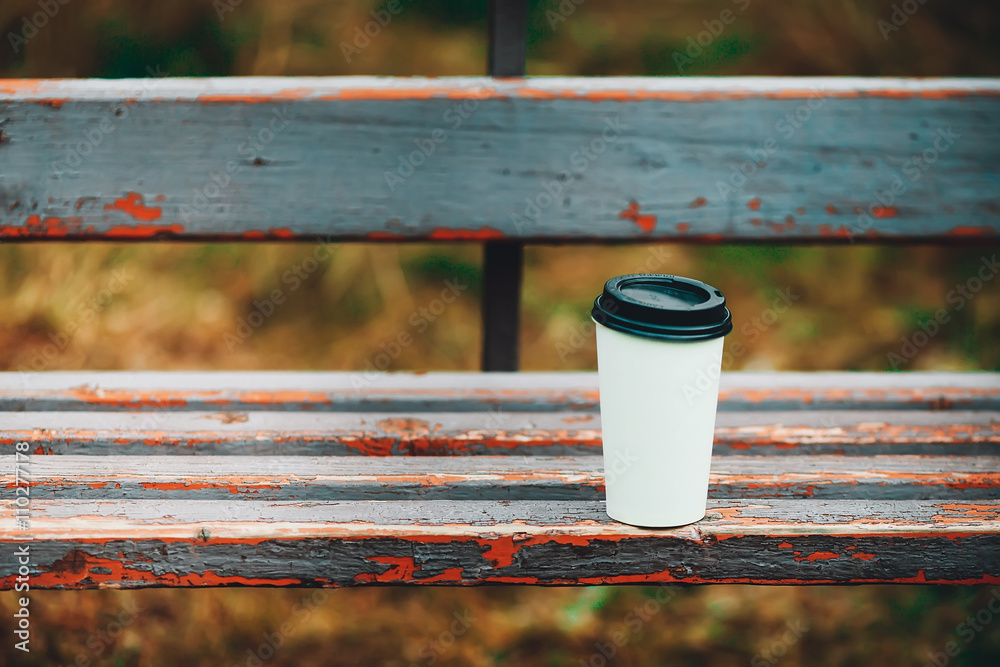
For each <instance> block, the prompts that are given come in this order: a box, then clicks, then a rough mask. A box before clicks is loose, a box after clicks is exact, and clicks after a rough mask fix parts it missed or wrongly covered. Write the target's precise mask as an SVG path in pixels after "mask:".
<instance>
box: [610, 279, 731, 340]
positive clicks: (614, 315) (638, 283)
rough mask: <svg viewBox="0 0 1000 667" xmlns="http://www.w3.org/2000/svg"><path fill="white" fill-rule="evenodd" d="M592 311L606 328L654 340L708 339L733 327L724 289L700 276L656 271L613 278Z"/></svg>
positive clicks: (716, 336) (717, 336) (722, 334)
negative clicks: (692, 277) (692, 276)
mask: <svg viewBox="0 0 1000 667" xmlns="http://www.w3.org/2000/svg"><path fill="white" fill-rule="evenodd" d="M590 314H591V317H593V318H594V320H596V321H597V322H598V323H600V324H603V325H604V326H606V327H608V328H609V329H614V330H615V331H621V332H622V333H627V334H631V335H633V336H639V337H640V338H651V339H654V340H673V341H684V342H694V341H699V340H710V339H712V338H719V337H720V336H725V335H726V334H728V333H729V332H730V331H732V330H733V318H732V314H731V313H730V312H729V309H728V308H726V297H724V296H722V292H720V291H719V290H717V289H715V288H714V287H712V286H711V285H706V284H705V283H703V282H701V281H698V280H692V279H691V278H682V277H680V276H664V275H661V274H658V273H634V274H631V275H627V276H618V277H617V278H612V279H611V280H609V281H608V282H607V283H605V285H604V293H603V294H602V295H601V296H599V297H597V299H596V300H595V301H594V309H593V310H592V311H591V313H590Z"/></svg>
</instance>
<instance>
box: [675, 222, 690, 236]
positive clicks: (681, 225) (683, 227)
mask: <svg viewBox="0 0 1000 667" xmlns="http://www.w3.org/2000/svg"><path fill="white" fill-rule="evenodd" d="M690 229H691V226H690V225H689V224H688V223H686V222H678V223H677V231H678V232H680V233H681V234H687V232H688V230H690Z"/></svg>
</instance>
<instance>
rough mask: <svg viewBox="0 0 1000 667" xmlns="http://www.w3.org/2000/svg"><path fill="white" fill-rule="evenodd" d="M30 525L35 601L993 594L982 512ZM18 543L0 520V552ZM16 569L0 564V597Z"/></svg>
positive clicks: (712, 507)
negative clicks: (358, 595) (841, 589)
mask: <svg viewBox="0 0 1000 667" xmlns="http://www.w3.org/2000/svg"><path fill="white" fill-rule="evenodd" d="M32 514H33V516H32V521H31V526H30V534H31V542H30V544H31V555H32V559H31V560H32V565H31V582H32V587H33V588H96V587H103V588H108V587H110V588H135V587H144V586H248V585H251V586H257V585H275V586H350V585H359V584H371V583H376V584H377V583H394V584H428V583H440V584H453V585H454V584H483V583H522V584H525V583H530V584H558V585H564V584H585V585H586V584H598V583H618V584H621V583H646V584H650V583H769V584H790V583H795V584H808V583H859V582H880V583H887V582H895V583H980V584H981V583H994V584H995V583H1000V501H996V500H989V501H964V502H960V503H958V502H955V501H918V500H910V501H881V502H875V501H864V500H841V501H821V500H768V501H761V500H745V501H738V500H714V501H710V502H709V515H708V516H707V517H706V518H705V519H704V520H703V521H701V522H699V523H698V524H696V525H692V526H686V527H683V528H677V529H669V530H662V529H661V530H650V529H642V528H634V527H631V526H625V525H622V524H619V523H617V522H614V521H612V520H610V519H609V518H608V517H607V516H606V515H605V514H604V507H603V503H601V502H599V501H513V502H489V501H475V500H470V501H465V502H461V503H455V502H451V501H446V500H430V501H403V502H392V501H389V502H370V501H368V502H366V501H358V502H292V503H289V502H285V503H267V502H241V501H238V500H234V501H220V500H205V501H202V500H185V501H178V502H171V503H169V505H165V504H164V503H163V502H162V501H155V500H138V501H120V502H116V503H107V502H103V503H102V502H92V501H47V500H39V501H36V502H34V503H32ZM23 535H24V533H23V532H20V531H17V530H16V529H15V528H14V519H13V511H12V510H11V509H9V508H7V507H4V508H2V509H0V542H3V543H5V547H6V548H13V547H14V546H16V545H17V544H18V543H17V542H15V541H14V540H15V538H16V537H23ZM17 567H18V564H17V562H16V559H5V560H3V561H0V587H2V588H11V587H12V585H13V583H14V578H15V577H16V576H17Z"/></svg>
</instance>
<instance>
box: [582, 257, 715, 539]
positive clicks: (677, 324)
mask: <svg viewBox="0 0 1000 667" xmlns="http://www.w3.org/2000/svg"><path fill="white" fill-rule="evenodd" d="M725 304H726V300H725V297H724V296H723V295H722V293H721V292H719V291H718V290H717V289H715V288H714V287H711V286H709V285H706V284H705V283H702V282H699V281H696V280H691V279H688V278H680V277H677V276H663V275H658V274H636V275H628V276H619V277H617V278H613V279H611V280H609V281H608V282H607V284H606V285H605V287H604V293H603V294H602V295H601V296H600V297H598V298H597V300H596V301H595V303H594V310H593V311H592V313H591V315H592V317H593V319H594V321H595V322H596V323H597V327H596V328H597V367H598V372H599V376H600V389H601V426H602V429H603V440H604V471H605V488H606V490H607V513H608V516H610V517H611V518H612V519H615V520H616V521H621V522H622V523H628V524H632V525H636V526H646V527H669V526H682V525H685V524H688V523H693V522H695V521H698V520H699V519H702V518H703V517H704V516H705V508H706V504H707V500H708V474H709V468H710V466H711V461H712V441H713V438H714V431H715V412H716V407H717V405H718V400H719V373H720V371H721V366H722V348H723V336H725V335H726V334H728V333H729V332H730V331H732V317H731V314H730V312H729V310H728V309H727V308H726V305H725Z"/></svg>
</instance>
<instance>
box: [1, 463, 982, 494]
mask: <svg viewBox="0 0 1000 667" xmlns="http://www.w3.org/2000/svg"><path fill="white" fill-rule="evenodd" d="M13 458H14V457H12V456H9V455H7V456H0V466H2V468H0V469H3V470H9V471H11V472H10V473H9V474H5V475H2V476H0V485H4V486H6V488H7V489H8V490H11V489H13V488H14V486H15V481H14V473H13V470H14V460H13ZM30 473H31V474H30V484H29V486H30V494H31V496H30V497H31V498H32V499H33V500H37V499H44V500H48V499H80V500H98V499H100V500H126V499H128V500H139V499H167V498H169V499H199V500H211V499H219V500H232V499H244V500H248V501H251V500H252V501H259V500H266V501H279V500H300V501H301V500H310V501H315V500H319V501H328V500H407V499H408V500H445V499H450V500H454V501H465V500H594V499H603V497H604V467H603V460H602V458H601V457H600V456H574V457H561V458H556V457H534V456H530V457H529V456H471V457H417V458H404V457H364V458H357V457H337V456H320V457H304V456H196V457H165V456H158V457H136V456H113V455H109V456H79V455H65V456H39V457H35V458H34V459H33V460H32V463H31V466H30ZM9 492H10V493H13V491H9ZM709 497H710V498H718V499H741V498H744V499H746V498H814V499H855V500H858V499H862V500H863V499H869V500H933V499H937V500H941V499H949V498H950V499H965V500H989V499H996V498H1000V457H997V456H979V457H975V456H961V457H959V456H849V457H844V456H783V457H780V458H771V457H759V456H717V457H715V458H714V459H713V461H712V474H711V478H710V481H709Z"/></svg>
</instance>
